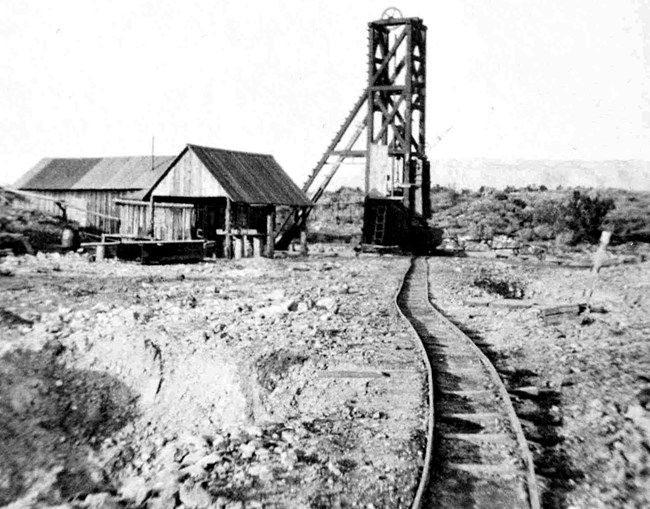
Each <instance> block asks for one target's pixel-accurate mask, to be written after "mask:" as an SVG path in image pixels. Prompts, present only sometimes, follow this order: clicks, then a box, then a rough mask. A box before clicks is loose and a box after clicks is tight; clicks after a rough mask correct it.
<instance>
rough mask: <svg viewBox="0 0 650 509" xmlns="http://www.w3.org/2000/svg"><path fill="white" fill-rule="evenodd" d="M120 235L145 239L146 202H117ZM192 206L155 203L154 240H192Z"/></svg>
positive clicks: (147, 227) (148, 224)
mask: <svg viewBox="0 0 650 509" xmlns="http://www.w3.org/2000/svg"><path fill="white" fill-rule="evenodd" d="M116 205H117V208H118V215H119V218H120V234H121V235H131V236H138V237H147V236H149V234H150V228H151V216H150V211H149V203H148V202H138V201H132V200H118V201H117V203H116ZM193 214H194V206H193V205H188V204H181V203H156V204H155V207H154V231H153V234H154V235H153V236H154V238H155V239H156V240H189V239H191V238H192V222H193V221H192V220H193Z"/></svg>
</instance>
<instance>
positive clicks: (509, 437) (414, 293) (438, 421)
mask: <svg viewBox="0 0 650 509" xmlns="http://www.w3.org/2000/svg"><path fill="white" fill-rule="evenodd" d="M428 275H429V274H428V263H427V261H426V259H424V258H415V259H414V260H413V263H412V265H411V268H410V269H409V271H408V272H407V274H406V276H405V277H404V282H403V283H402V288H401V290H400V291H399V293H398V295H397V298H396V302H397V305H398V307H399V309H400V311H401V312H402V314H403V315H404V316H405V317H406V318H407V320H408V321H409V322H410V323H411V325H412V326H413V329H414V330H415V332H416V333H417V335H418V336H419V338H420V340H421V342H422V345H423V353H424V355H425V357H426V359H427V364H428V365H427V369H428V371H429V377H430V381H429V383H430V385H431V386H432V389H433V392H432V393H431V387H430V389H429V390H430V395H429V402H430V404H432V403H433V408H432V409H431V411H430V419H429V420H430V422H429V444H428V447H427V454H426V457H425V467H424V471H423V475H422V481H421V483H420V487H419V489H418V492H417V495H416V499H415V501H414V504H413V507H414V508H451V507H453V508H456V507H472V508H490V509H492V508H497V507H498V508H500V509H506V508H530V509H538V508H539V507H540V505H539V495H538V492H537V483H536V480H535V473H534V469H533V462H532V457H531V454H530V451H529V450H528V445H527V443H526V439H525V438H524V434H523V432H522V429H521V424H520V423H519V420H518V419H517V416H516V414H515V412H514V409H513V407H512V403H511V401H510V398H509V396H508V393H507V391H506V388H505V387H504V385H503V383H502V382H501V379H500V378H499V375H498V374H497V372H496V369H495V368H494V366H493V365H492V364H491V363H490V362H489V361H488V359H487V358H486V357H485V355H484V354H483V353H482V352H481V351H480V349H479V348H478V347H477V346H476V345H475V344H474V343H473V342H472V341H471V339H469V338H468V337H467V336H466V335H465V334H463V333H462V332H461V331H460V330H459V329H458V328H457V327H456V326H455V325H453V324H452V323H451V322H450V321H449V320H448V319H447V318H446V317H444V316H443V315H442V314H441V313H440V312H439V311H438V310H437V309H436V308H435V307H434V306H433V305H432V304H431V302H430V301H429V283H428ZM434 415H435V419H434Z"/></svg>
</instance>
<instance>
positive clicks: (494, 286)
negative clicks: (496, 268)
mask: <svg viewBox="0 0 650 509" xmlns="http://www.w3.org/2000/svg"><path fill="white" fill-rule="evenodd" d="M474 286H476V287H478V288H481V289H482V290H485V291H486V292H488V293H492V294H495V295H501V296H502V297H505V298H506V299H523V298H524V291H525V288H526V285H525V284H524V283H523V282H521V281H519V280H517V279H515V278H514V277H512V276H508V275H502V274H497V273H495V272H492V271H490V270H486V269H483V268H482V269H481V270H480V272H479V274H478V276H477V277H476V278H475V279H474Z"/></svg>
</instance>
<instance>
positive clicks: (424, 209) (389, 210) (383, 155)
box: [276, 9, 430, 249]
mask: <svg viewBox="0 0 650 509" xmlns="http://www.w3.org/2000/svg"><path fill="white" fill-rule="evenodd" d="M426 32H427V29H426V26H425V25H424V23H423V22H422V20H421V19H420V18H404V17H402V15H401V13H399V11H397V10H396V9H392V10H387V11H386V12H385V13H384V15H383V16H382V19H379V20H377V21H373V22H370V23H369V24H368V82H367V86H366V88H365V90H364V91H363V93H362V94H361V96H360V97H359V99H358V100H357V101H356V103H355V104H354V106H353V107H352V109H351V110H350V112H349V113H348V115H347V117H346V119H345V121H344V122H343V124H342V125H341V127H340V128H339V130H338V132H337V133H336V135H335V136H334V138H333V139H332V141H331V142H330V144H329V146H328V147H327V149H326V150H325V152H324V154H323V156H322V157H321V159H320V160H319V161H318V163H317V164H316V167H315V168H314V170H313V171H312V173H311V174H310V176H309V178H308V179H307V181H306V182H305V185H304V186H303V191H305V193H306V194H307V196H308V197H309V199H310V200H311V202H312V203H313V202H316V201H318V199H319V198H320V197H321V196H322V194H323V192H324V191H325V189H326V187H327V185H328V184H329V183H330V182H331V180H332V178H333V177H334V175H335V174H336V172H337V171H338V169H339V168H340V167H341V166H342V165H343V164H344V162H346V160H347V159H350V158H365V168H366V169H365V195H366V202H365V208H364V231H363V242H364V243H366V244H378V245H404V244H405V243H408V237H412V234H413V230H412V228H411V225H412V224H413V222H414V221H415V222H416V223H418V224H420V225H421V226H422V225H423V224H425V223H426V219H427V218H428V217H429V216H430V202H429V191H430V176H429V162H428V160H427V157H426V153H425V114H426V113H425V112H426ZM364 134H365V136H364ZM310 210H311V209H303V210H302V211H299V212H297V213H295V214H294V215H292V216H290V217H289V218H288V219H287V220H286V221H285V223H284V224H283V225H282V226H281V228H280V230H279V232H278V235H277V236H276V247H277V248H278V249H285V248H286V247H287V246H288V244H289V242H290V241H291V239H292V238H293V237H294V236H295V235H297V233H298V232H299V231H300V229H301V227H302V226H303V224H304V222H305V221H306V220H307V217H308V215H309V212H310Z"/></svg>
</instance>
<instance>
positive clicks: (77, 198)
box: [22, 190, 129, 233]
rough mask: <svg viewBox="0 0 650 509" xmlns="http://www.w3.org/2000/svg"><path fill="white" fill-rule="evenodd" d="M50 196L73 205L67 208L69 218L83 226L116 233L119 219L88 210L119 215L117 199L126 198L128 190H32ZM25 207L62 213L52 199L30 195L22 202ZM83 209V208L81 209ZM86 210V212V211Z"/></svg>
mask: <svg viewBox="0 0 650 509" xmlns="http://www.w3.org/2000/svg"><path fill="white" fill-rule="evenodd" d="M30 192H31V193H34V194H40V195H42V196H45V197H48V198H54V199H56V200H61V201H63V202H65V203H66V204H67V205H70V206H71V207H70V208H68V209H67V216H68V219H69V220H71V221H76V222H77V223H79V226H82V227H94V228H97V229H98V230H99V231H102V232H104V233H116V232H117V231H118V229H119V224H118V221H116V220H113V219H108V218H105V217H99V216H96V215H93V214H88V212H97V213H99V214H105V215H108V216H114V217H118V210H117V207H116V206H115V200H116V199H120V198H124V197H125V196H127V195H128V194H129V192H128V191H114V190H108V191H30ZM22 207H23V208H30V209H36V210H40V211H42V212H45V213H48V214H53V215H56V216H60V215H61V209H60V208H59V207H58V206H57V205H56V203H54V202H52V201H50V200H39V199H38V198H36V197H30V198H29V200H28V201H26V202H23V203H22ZM79 209H81V210H79ZM84 211H86V212H84Z"/></svg>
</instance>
